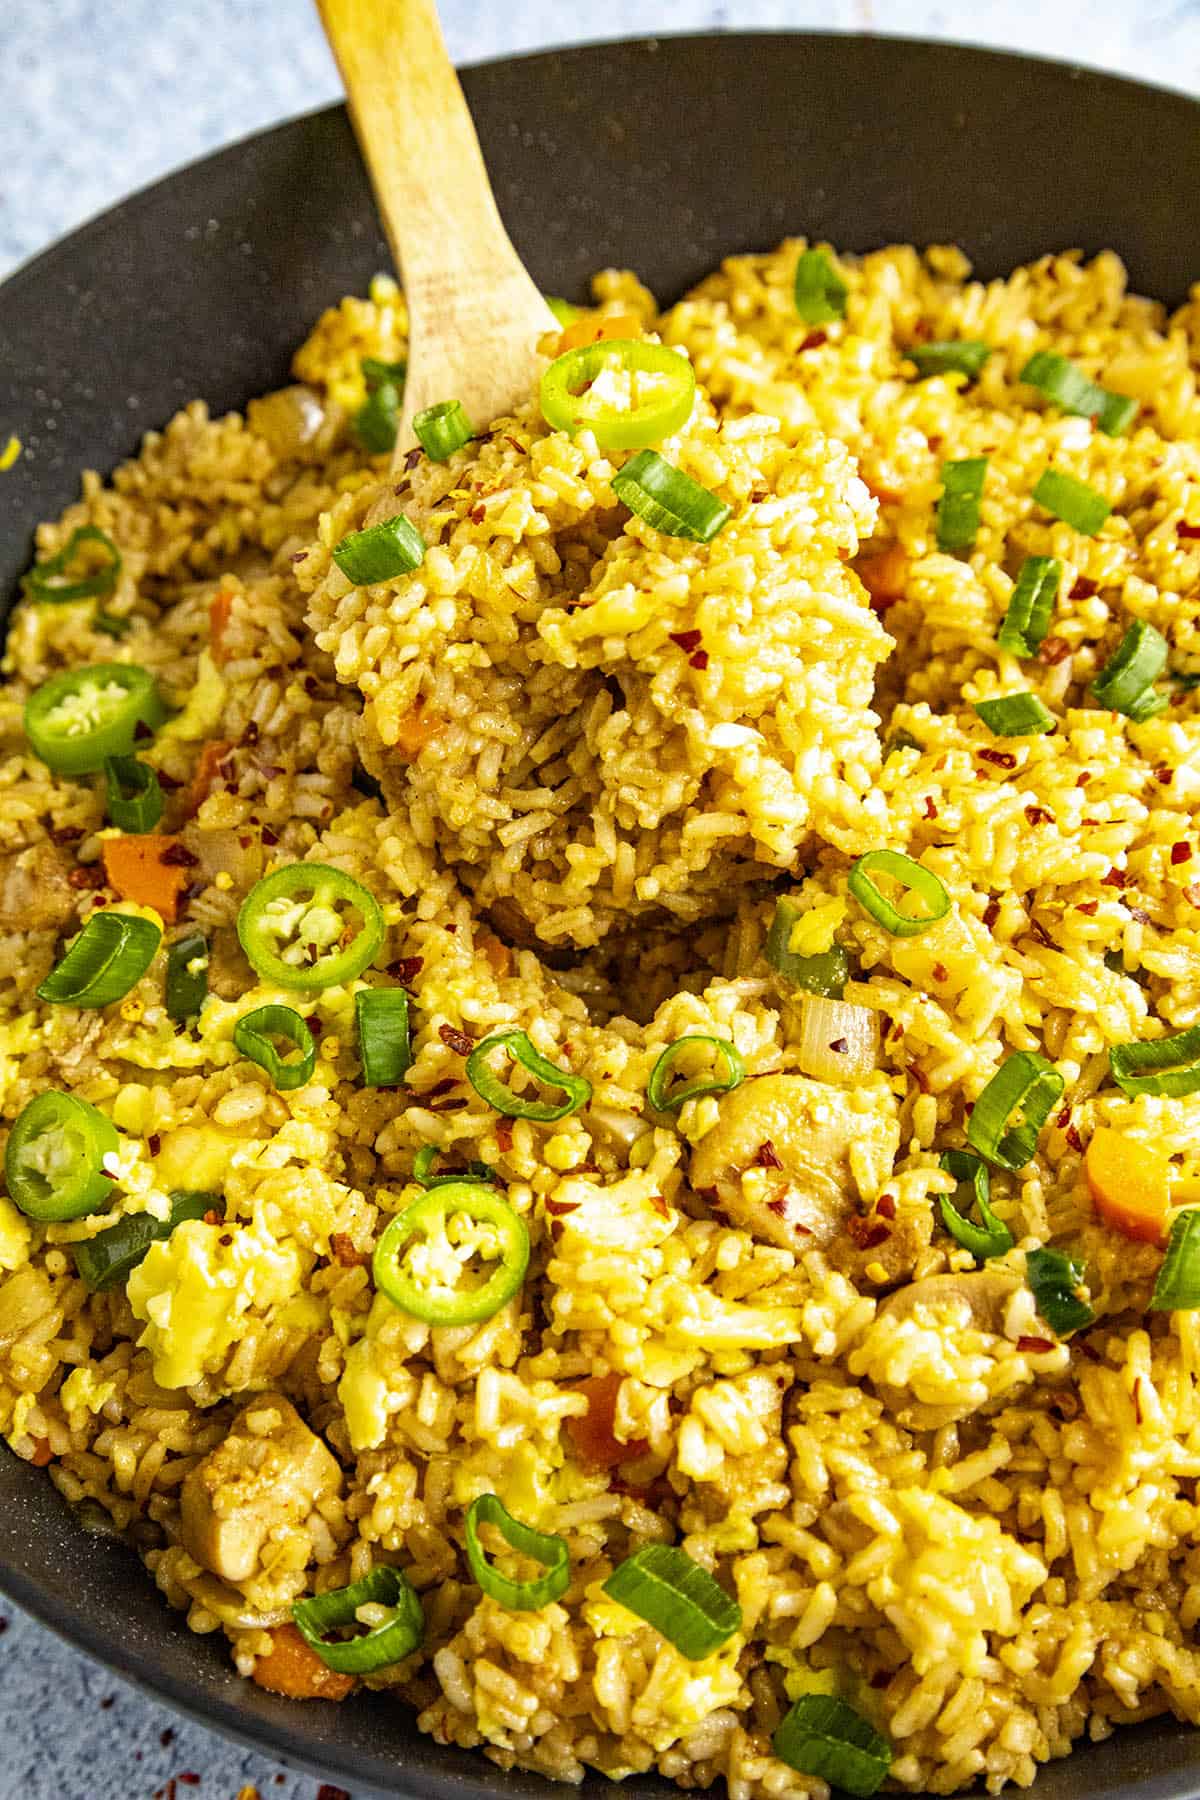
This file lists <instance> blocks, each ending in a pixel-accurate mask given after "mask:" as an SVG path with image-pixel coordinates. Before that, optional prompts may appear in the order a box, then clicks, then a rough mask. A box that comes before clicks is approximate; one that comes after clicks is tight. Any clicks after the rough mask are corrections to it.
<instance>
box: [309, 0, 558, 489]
mask: <svg viewBox="0 0 1200 1800" xmlns="http://www.w3.org/2000/svg"><path fill="white" fill-rule="evenodd" d="M317 5H318V8H319V11H320V14H321V18H322V20H323V22H324V25H325V31H326V35H327V36H328V38H329V42H330V44H331V45H332V47H333V51H334V55H335V56H336V58H337V61H338V66H339V68H340V69H341V72H342V79H343V81H344V82H345V84H346V93H347V95H348V97H349V101H350V111H351V116H352V118H353V120H354V124H355V129H356V131H357V134H358V140H359V144H360V146H361V148H362V150H363V154H364V156H365V158H366V161H367V166H368V168H369V169H370V172H371V179H372V181H373V183H374V187H375V195H376V199H377V200H378V203H379V210H380V212H381V214H382V216H383V223H384V229H385V230H386V232H387V237H388V242H389V243H390V245H391V247H392V253H393V255H394V256H395V258H396V262H397V264H398V266H399V268H400V271H401V276H402V279H403V283H404V291H405V296H406V298H407V301H408V310H409V333H410V345H411V348H410V356H409V371H408V380H407V383H406V386H405V393H404V410H403V414H402V417H401V425H400V431H399V434H398V436H397V439H396V449H397V455H398V457H399V456H400V455H402V454H403V453H404V451H405V450H406V449H407V448H408V446H409V445H410V444H411V443H412V442H413V441H414V440H413V437H412V433H411V420H412V417H413V415H414V414H415V413H417V412H419V411H420V410H421V409H422V408H423V407H425V406H431V405H433V404H434V403H435V402H436V401H439V400H451V399H458V400H461V401H462V403H463V405H464V406H465V408H466V410H467V415H468V417H469V418H470V419H471V421H472V423H473V424H474V425H475V426H476V427H477V428H478V427H482V426H486V425H488V424H490V422H491V420H492V419H493V418H494V417H496V416H497V415H498V414H500V413H503V412H507V411H509V410H510V409H511V408H512V407H513V406H515V405H517V404H518V403H520V402H521V401H524V400H527V399H528V398H529V395H530V391H531V387H532V383H533V381H534V379H535V378H536V373H537V368H538V363H537V358H536V354H535V350H534V345H535V342H536V339H537V337H538V336H539V334H540V333H542V332H544V331H547V330H551V329H553V327H554V318H553V315H552V314H551V312H550V310H549V308H548V307H547V305H546V303H545V300H544V299H543V298H542V296H541V294H540V293H539V292H538V290H537V288H536V287H535V286H534V283H533V282H532V280H531V279H530V277H529V276H528V274H527V273H526V271H525V269H524V267H523V266H522V264H521V262H520V260H519V259H518V257H517V253H516V251H515V250H514V249H513V247H512V244H511V242H510V240H509V236H508V233H507V232H506V231H505V229H504V225H503V222H502V220H501V218H500V214H499V212H498V211H497V208H496V202H495V198H494V197H493V194H492V190H491V184H490V183H489V181H488V175H487V169H486V167H485V166H484V161H483V155H482V153H481V151H480V148H479V140H478V138H477V137H476V135H475V127H474V125H473V124H472V122H471V115H470V113H469V112H468V110H467V103H466V100H465V98H464V96H463V91H462V88H461V87H460V86H459V82H458V77H457V75H456V74H455V72H454V69H453V66H452V65H451V62H450V59H449V56H448V55H447V52H446V46H445V42H444V41H443V38H442V32H441V26H440V25H439V23H438V16H437V8H436V6H435V5H434V3H433V0H317Z"/></svg>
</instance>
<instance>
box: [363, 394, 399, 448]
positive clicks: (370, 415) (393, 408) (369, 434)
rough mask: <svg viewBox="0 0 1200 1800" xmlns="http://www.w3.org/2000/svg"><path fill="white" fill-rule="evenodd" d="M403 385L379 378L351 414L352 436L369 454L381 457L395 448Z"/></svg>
mask: <svg viewBox="0 0 1200 1800" xmlns="http://www.w3.org/2000/svg"><path fill="white" fill-rule="evenodd" d="M403 392H404V390H403V388H402V387H397V386H396V385H395V384H394V383H393V382H390V381H381V382H380V383H379V385H378V386H377V387H374V388H372V389H371V390H370V391H369V392H368V394H367V397H366V399H365V400H364V401H363V403H362V405H361V406H360V407H359V409H358V411H357V412H356V413H355V415H354V426H353V430H354V435H355V437H356V438H357V439H358V441H359V443H360V444H361V445H362V447H363V449H364V450H366V451H367V452H369V454H370V455H371V456H384V455H386V453H387V452H388V451H389V450H394V449H395V447H396V432H397V430H398V429H399V426H400V402H401V399H402V396H403Z"/></svg>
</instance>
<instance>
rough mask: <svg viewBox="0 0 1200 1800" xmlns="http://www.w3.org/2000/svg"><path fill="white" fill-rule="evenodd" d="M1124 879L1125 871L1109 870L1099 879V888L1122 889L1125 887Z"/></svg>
mask: <svg viewBox="0 0 1200 1800" xmlns="http://www.w3.org/2000/svg"><path fill="white" fill-rule="evenodd" d="M1126 879H1127V878H1126V875H1125V871H1124V870H1123V869H1115V868H1114V869H1110V870H1109V871H1108V874H1107V875H1102V876H1101V877H1100V886H1101V887H1111V888H1123V887H1124V886H1125V882H1126Z"/></svg>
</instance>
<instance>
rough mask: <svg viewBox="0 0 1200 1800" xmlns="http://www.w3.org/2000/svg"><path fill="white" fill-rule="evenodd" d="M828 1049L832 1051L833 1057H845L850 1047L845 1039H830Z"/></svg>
mask: <svg viewBox="0 0 1200 1800" xmlns="http://www.w3.org/2000/svg"><path fill="white" fill-rule="evenodd" d="M829 1048H830V1049H831V1050H832V1051H833V1054H834V1055H835V1056H845V1054H846V1052H847V1050H848V1049H849V1048H850V1046H849V1044H848V1043H847V1042H846V1040H845V1038H830V1040H829Z"/></svg>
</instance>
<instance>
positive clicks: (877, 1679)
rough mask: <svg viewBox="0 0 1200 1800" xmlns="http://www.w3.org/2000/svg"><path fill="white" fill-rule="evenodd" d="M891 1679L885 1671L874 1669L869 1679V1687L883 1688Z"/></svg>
mask: <svg viewBox="0 0 1200 1800" xmlns="http://www.w3.org/2000/svg"><path fill="white" fill-rule="evenodd" d="M891 1679H892V1677H891V1674H890V1673H889V1671H888V1670H887V1669H876V1671H875V1673H874V1674H873V1675H872V1677H871V1686H872V1687H873V1688H885V1687H887V1685H888V1683H889V1682H890V1681H891Z"/></svg>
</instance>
